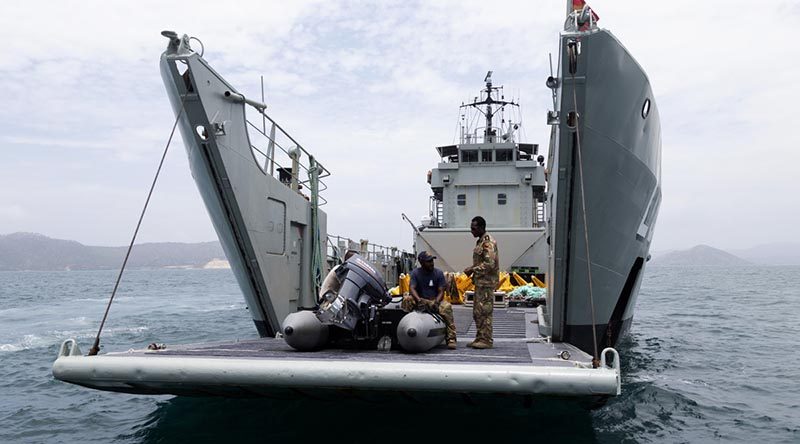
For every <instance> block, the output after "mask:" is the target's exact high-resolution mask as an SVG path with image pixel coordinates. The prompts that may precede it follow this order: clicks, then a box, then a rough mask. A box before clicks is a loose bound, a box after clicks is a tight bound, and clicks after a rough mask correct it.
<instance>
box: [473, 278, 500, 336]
mask: <svg viewBox="0 0 800 444" xmlns="http://www.w3.org/2000/svg"><path fill="white" fill-rule="evenodd" d="M494 288H495V287H494V286H485V285H476V286H475V302H474V303H473V304H472V319H474V320H475V341H476V342H485V343H487V344H490V345H491V344H493V342H494V340H493V339H492V312H493V311H494Z"/></svg>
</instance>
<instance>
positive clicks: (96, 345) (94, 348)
mask: <svg viewBox="0 0 800 444" xmlns="http://www.w3.org/2000/svg"><path fill="white" fill-rule="evenodd" d="M185 101H186V96H185V95H184V97H183V100H181V109H180V111H179V112H178V116H177V117H175V123H174V124H173V125H172V131H171V132H170V133H169V139H168V140H167V146H165V147H164V154H162V155H161V161H160V162H159V163H158V169H157V170H156V175H155V177H153V183H152V184H151V185H150V192H149V193H147V199H146V200H145V202H144V208H142V214H140V215H139V222H138V223H137V224H136V229H135V230H134V231H133V237H132V238H131V243H130V245H128V251H127V252H126V253H125V260H123V261H122V267H121V268H120V269H119V275H117V282H116V283H114V290H112V291H111V298H109V300H108V305H106V312H105V313H104V314H103V320H102V321H101V322H100V328H99V329H98V330H97V336H96V337H95V338H94V344H93V345H92V348H90V349H89V354H88V355H89V356H95V355H97V353H98V352H99V351H100V333H102V331H103V327H104V326H105V325H106V319H108V311H109V310H110V309H111V303H112V302H114V296H115V295H116V294H117V288H119V282H120V280H122V273H123V272H124V271H125V266H126V265H127V264H128V258H129V257H130V255H131V250H132V249H133V243H134V242H135V241H136V235H137V234H139V227H141V226H142V219H144V213H145V212H146V211H147V205H148V204H149V203H150V197H151V196H152V195H153V190H154V189H155V187H156V181H158V175H159V174H160V173H161V167H162V166H163V165H164V159H165V158H166V157H167V151H169V145H170V144H171V143H172V137H173V136H174V135H175V128H177V127H178V122H179V121H180V118H181V116H182V115H183V105H184V102H185Z"/></svg>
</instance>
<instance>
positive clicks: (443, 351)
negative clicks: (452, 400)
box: [53, 306, 620, 397]
mask: <svg viewBox="0 0 800 444" xmlns="http://www.w3.org/2000/svg"><path fill="white" fill-rule="evenodd" d="M454 314H455V318H456V325H457V330H458V332H459V333H458V338H459V343H458V349H457V350H448V349H447V348H446V347H445V346H444V345H441V346H439V347H436V348H434V349H432V350H431V351H429V352H427V353H420V354H408V353H404V352H402V351H399V350H392V351H378V350H353V349H325V350H321V351H316V352H298V351H295V350H293V349H292V348H291V347H289V346H288V345H286V343H285V342H284V341H283V340H282V339H273V338H262V339H252V340H239V341H228V342H218V343H207V344H192V345H175V346H172V345H170V344H167V347H166V348H165V349H163V350H129V351H126V352H119V353H107V354H104V355H98V356H81V355H80V349H79V348H78V347H77V345H76V343H75V342H74V341H73V340H67V341H65V343H64V345H62V347H61V350H60V352H59V357H58V359H57V360H56V362H55V364H54V366H53V374H54V376H55V377H56V378H57V379H60V380H62V381H66V382H70V383H74V384H78V385H82V386H86V387H91V388H95V389H100V390H108V391H115V392H126V393H139V394H174V395H201V396H202V395H220V396H231V395H236V396H267V397H268V396H273V395H276V394H279V393H285V392H287V390H288V391H289V392H291V393H294V394H298V393H300V394H303V393H307V391H308V390H309V389H320V390H324V389H333V390H338V391H341V390H348V391H352V390H356V391H390V392H402V393H403V395H404V396H409V394H413V393H415V392H429V393H430V392H436V393H445V392H449V393H454V394H472V393H485V394H511V395H543V396H587V395H589V396H598V397H606V396H614V395H617V394H619V390H620V376H619V359H618V357H617V356H616V352H615V351H613V350H609V351H608V352H605V353H603V359H602V365H601V366H600V368H597V369H594V368H592V366H591V356H589V355H587V354H586V353H584V352H582V351H581V350H579V349H578V348H576V347H574V346H572V345H570V344H566V343H550V342H547V341H545V338H543V337H542V336H540V335H539V329H538V322H539V316H538V313H537V309H535V308H495V311H494V338H495V342H494V348H492V349H490V350H474V349H471V348H468V347H467V346H466V344H467V343H468V342H469V341H470V340H472V338H474V336H475V332H474V326H473V322H472V310H471V308H470V307H464V306H455V307H454ZM562 352H566V353H562ZM609 353H613V354H614V357H615V359H614V363H613V366H611V365H606V363H605V355H607V354H609ZM562 356H564V357H566V358H567V359H564V357H562Z"/></svg>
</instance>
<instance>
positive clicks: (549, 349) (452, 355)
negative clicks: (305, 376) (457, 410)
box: [134, 306, 577, 366]
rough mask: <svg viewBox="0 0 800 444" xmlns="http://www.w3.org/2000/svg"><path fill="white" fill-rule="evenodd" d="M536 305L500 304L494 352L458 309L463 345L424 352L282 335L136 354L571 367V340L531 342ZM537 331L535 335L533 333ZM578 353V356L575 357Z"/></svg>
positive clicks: (468, 309)
mask: <svg viewBox="0 0 800 444" xmlns="http://www.w3.org/2000/svg"><path fill="white" fill-rule="evenodd" d="M535 315H536V313H535V310H534V309H523V308H495V310H494V317H493V326H494V340H495V341H494V347H493V348H492V349H489V350H475V349H472V348H469V347H467V346H466V345H467V343H468V342H470V341H471V340H472V339H474V337H475V328H474V322H473V320H472V308H471V307H464V306H455V307H454V316H455V321H456V330H457V332H458V333H457V334H458V349H456V350H449V349H447V348H446V347H445V346H444V345H440V346H438V347H435V348H433V349H431V350H430V351H428V352H425V353H418V354H411V353H405V352H403V351H400V350H392V351H388V352H385V351H378V350H364V349H335V348H328V349H323V350H319V351H313V352H299V351H296V350H294V349H293V348H291V347H289V346H288V345H287V344H286V342H285V341H283V340H282V339H272V338H261V339H250V340H243V341H233V342H220V343H211V344H193V345H178V346H169V344H168V345H167V348H166V349H165V350H159V351H156V352H134V353H136V354H143V355H149V356H175V357H218V358H247V359H278V360H283V359H292V360H297V359H303V360H315V361H316V360H337V361H380V362H431V363H437V362H439V363H465V364H488V363H496V364H532V363H533V364H536V365H550V366H552V365H555V366H564V365H572V364H571V363H569V362H568V361H563V360H560V359H557V354H558V352H559V351H560V350H562V349H564V347H570V350H573V349H574V348H573V347H571V346H569V345H568V344H546V343H530V342H529V341H526V338H530V337H532V336H538V332H537V330H536V325H527V324H531V323H533V322H535V321H534V320H535V319H536V316H535ZM534 332H535V333H534ZM575 356H576V357H577V354H576V355H575Z"/></svg>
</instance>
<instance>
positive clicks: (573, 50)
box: [569, 46, 600, 368]
mask: <svg viewBox="0 0 800 444" xmlns="http://www.w3.org/2000/svg"><path fill="white" fill-rule="evenodd" d="M570 49H571V52H570V55H569V57H570V58H573V57H574V59H575V60H576V61H577V58H578V54H577V50H578V49H577V47H576V46H571V47H570ZM576 63H577V62H576ZM570 75H571V78H572V106H573V109H574V110H575V111H574V112H575V142H576V145H577V151H578V175H579V176H580V180H581V211H582V214H583V238H584V241H585V242H586V271H587V275H588V277H589V306H590V309H591V312H592V345H593V346H594V355H593V359H592V365H593V366H594V367H595V368H597V367H598V366H599V365H600V358H599V357H598V354H597V321H596V320H595V314H594V294H593V292H592V261H591V256H590V255H589V224H588V223H587V220H586V195H585V193H584V187H583V158H582V156H581V131H580V125H578V120H579V119H580V117H579V115H578V94H577V92H576V88H575V71H574V70H570Z"/></svg>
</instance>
